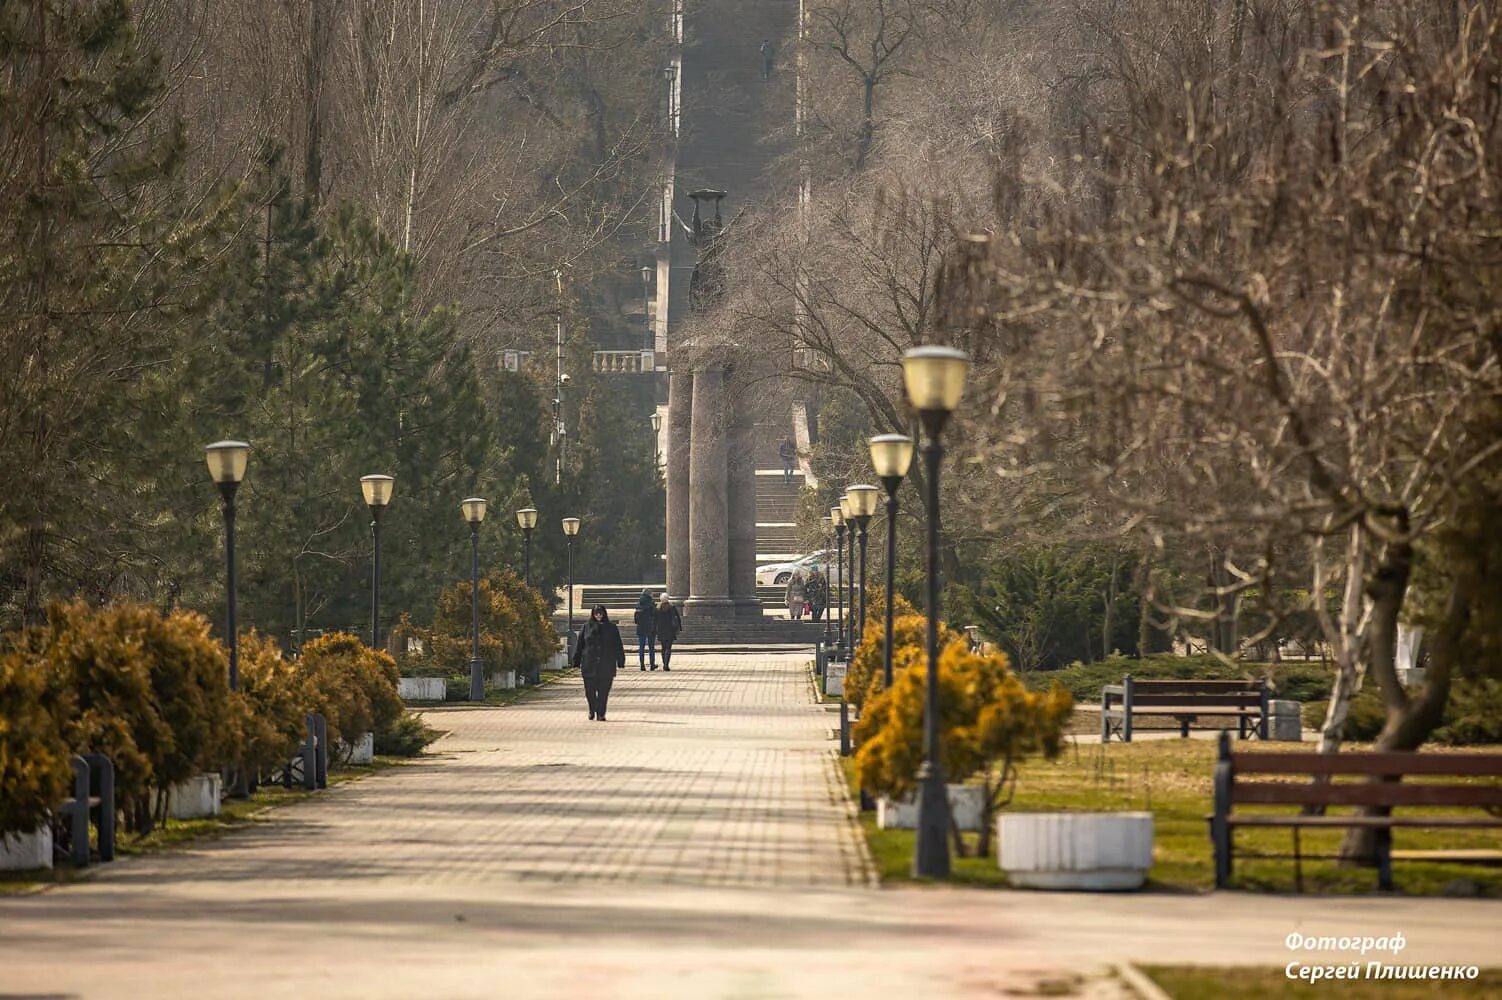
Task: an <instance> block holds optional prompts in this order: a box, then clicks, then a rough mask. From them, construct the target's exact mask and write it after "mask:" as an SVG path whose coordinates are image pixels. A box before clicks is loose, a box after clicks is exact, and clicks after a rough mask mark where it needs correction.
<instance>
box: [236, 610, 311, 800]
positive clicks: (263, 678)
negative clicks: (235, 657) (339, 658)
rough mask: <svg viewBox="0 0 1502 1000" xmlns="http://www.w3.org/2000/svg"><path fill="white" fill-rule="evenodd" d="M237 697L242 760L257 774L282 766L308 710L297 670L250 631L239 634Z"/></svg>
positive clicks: (301, 731)
mask: <svg viewBox="0 0 1502 1000" xmlns="http://www.w3.org/2000/svg"><path fill="white" fill-rule="evenodd" d="M239 695H240V700H241V703H242V705H243V706H244V708H243V710H244V715H245V720H244V723H243V731H244V734H245V739H244V745H243V749H242V752H241V759H242V760H243V761H244V763H245V765H246V767H248V768H250V769H251V770H252V771H254V772H255V773H257V774H261V773H265V772H268V771H271V770H274V769H276V768H279V767H281V766H282V765H283V764H285V763H286V762H287V761H288V760H290V759H291V757H292V755H293V754H295V753H296V752H297V748H298V746H299V745H301V743H302V741H303V737H304V732H305V729H304V723H303V718H304V716H305V715H306V714H307V713H308V712H309V711H310V710H311V709H310V708H309V699H308V695H307V690H306V686H305V681H304V678H303V676H302V674H301V673H300V672H299V671H298V669H297V667H296V665H295V664H293V663H291V662H290V661H288V660H286V659H283V657H282V651H281V649H280V648H278V647H277V644H276V641H275V640H274V639H270V638H267V637H265V636H262V635H260V634H259V633H257V632H255V631H250V632H246V633H244V634H242V635H241V636H240V692H239Z"/></svg>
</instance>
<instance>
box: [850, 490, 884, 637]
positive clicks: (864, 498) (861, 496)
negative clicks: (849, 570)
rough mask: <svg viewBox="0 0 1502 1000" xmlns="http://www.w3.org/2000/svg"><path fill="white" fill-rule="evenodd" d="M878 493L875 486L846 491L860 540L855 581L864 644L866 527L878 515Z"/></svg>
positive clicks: (858, 616)
mask: <svg viewBox="0 0 1502 1000" xmlns="http://www.w3.org/2000/svg"><path fill="white" fill-rule="evenodd" d="M877 493H878V490H877V489H876V487H875V486H866V485H859V486H852V487H850V488H849V489H848V490H846V491H845V496H846V497H847V498H849V501H850V519H851V520H852V521H854V522H855V527H856V531H857V535H858V537H859V539H860V557H861V558H860V575H859V576H855V577H854V579H855V580H856V581H857V582H858V583H859V586H858V588H857V590H856V597H858V598H859V600H860V604H859V608H860V610H859V611H857V612H856V615H855V620H856V622H857V628H858V631H857V632H856V635H857V636H859V637H860V641H862V642H863V641H865V638H866V527H867V526H868V525H869V524H870V523H871V515H872V514H875V513H876V500H877ZM855 600H856V598H852V599H851V603H852V604H854V603H855Z"/></svg>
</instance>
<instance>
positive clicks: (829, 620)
mask: <svg viewBox="0 0 1502 1000" xmlns="http://www.w3.org/2000/svg"><path fill="white" fill-rule="evenodd" d="M819 524H820V525H821V528H820V531H821V532H829V533H832V532H833V531H834V522H833V521H832V520H830V519H829V518H828V517H821V518H819ZM821 540H822V543H823V544H824V545H827V546H829V547H830V548H833V547H834V539H833V538H832V537H831V535H830V534H823V535H822V539H821ZM825 551H826V552H827V551H829V550H828V549H825ZM827 559H828V557H826V561H825V563H824V645H825V646H826V647H828V646H832V645H833V644H834V643H833V642H832V640H833V638H834V636H833V631H834V629H833V625H834V615H832V614H830V613H829V612H830V611H831V610H832V609H831V608H830V607H829V599H830V598H831V597H833V596H834V594H832V593H831V589H832V588H833V587H834V574H832V573H830V572H829V562H828V561H827Z"/></svg>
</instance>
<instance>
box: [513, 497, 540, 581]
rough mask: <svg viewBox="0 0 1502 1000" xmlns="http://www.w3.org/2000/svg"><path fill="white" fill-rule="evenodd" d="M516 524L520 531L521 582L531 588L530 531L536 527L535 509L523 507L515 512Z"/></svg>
mask: <svg viewBox="0 0 1502 1000" xmlns="http://www.w3.org/2000/svg"><path fill="white" fill-rule="evenodd" d="M516 523H517V525H519V526H520V527H521V529H522V553H523V555H522V567H523V568H522V582H523V583H525V584H526V585H527V586H529V587H530V586H532V529H533V528H535V527H537V508H536V507H523V508H522V509H521V510H519V511H517V512H516Z"/></svg>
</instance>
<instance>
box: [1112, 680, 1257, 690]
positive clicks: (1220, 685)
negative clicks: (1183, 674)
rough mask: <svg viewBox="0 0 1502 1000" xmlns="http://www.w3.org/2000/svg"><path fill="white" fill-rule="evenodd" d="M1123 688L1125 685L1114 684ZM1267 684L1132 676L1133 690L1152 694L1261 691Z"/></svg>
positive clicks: (1254, 681)
mask: <svg viewBox="0 0 1502 1000" xmlns="http://www.w3.org/2000/svg"><path fill="white" fill-rule="evenodd" d="M1113 686H1114V687H1116V688H1122V687H1124V686H1125V685H1121V684H1117V685H1113ZM1266 686H1267V682H1266V681H1262V680H1250V681H1247V680H1199V681H1197V680H1153V679H1151V678H1139V677H1133V678H1132V692H1133V694H1136V693H1137V692H1139V691H1145V692H1148V693H1151V694H1177V693H1183V694H1207V693H1225V692H1228V691H1252V692H1256V693H1260V692H1261V691H1262V689H1263V688H1264V687H1266Z"/></svg>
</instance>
